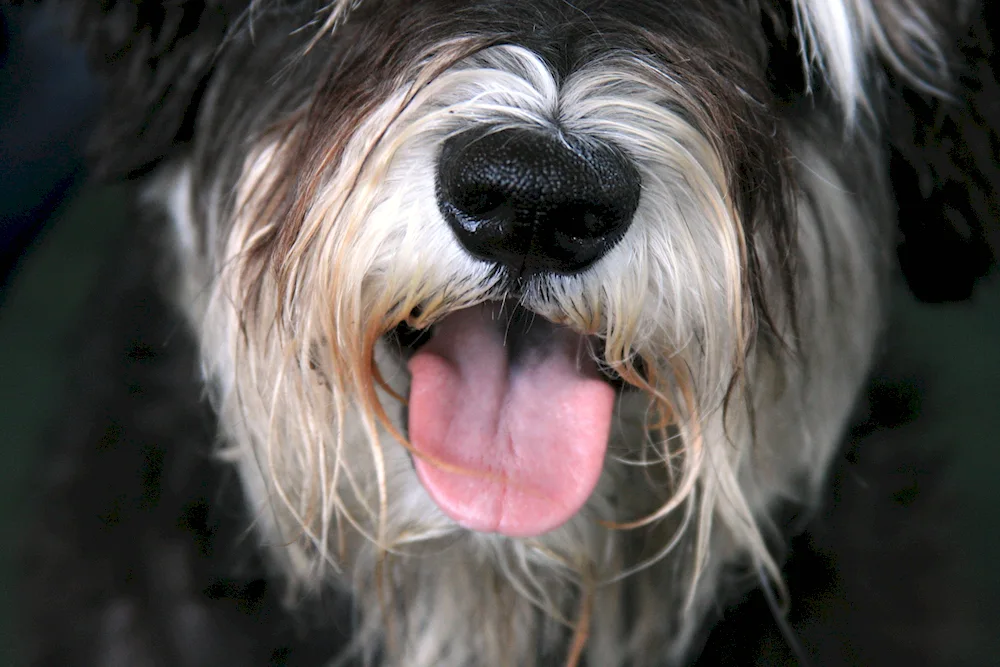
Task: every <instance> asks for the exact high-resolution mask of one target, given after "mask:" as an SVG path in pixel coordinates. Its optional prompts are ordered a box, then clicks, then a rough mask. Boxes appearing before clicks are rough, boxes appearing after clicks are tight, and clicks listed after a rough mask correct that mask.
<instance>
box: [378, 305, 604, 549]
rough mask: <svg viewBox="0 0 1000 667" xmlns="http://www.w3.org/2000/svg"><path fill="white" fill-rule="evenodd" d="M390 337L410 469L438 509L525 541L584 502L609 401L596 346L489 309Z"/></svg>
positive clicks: (600, 450) (522, 313) (535, 320)
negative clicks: (399, 354)
mask: <svg viewBox="0 0 1000 667" xmlns="http://www.w3.org/2000/svg"><path fill="white" fill-rule="evenodd" d="M395 336H396V337H397V339H398V340H399V341H400V343H402V344H404V345H405V346H406V349H407V354H408V355H409V359H408V366H409V369H410V373H411V388H410V397H409V406H408V431H409V437H410V442H411V444H412V446H413V449H414V453H415V458H414V466H415V468H416V471H417V474H418V476H419V477H420V480H421V482H422V483H423V485H424V487H425V488H426V489H427V491H428V493H429V494H430V495H431V497H432V498H433V499H434V501H435V502H436V503H437V504H438V506H439V507H440V508H441V510H442V511H444V512H445V513H446V514H447V515H448V516H450V517H451V518H452V519H454V520H455V521H456V522H458V523H459V524H460V525H462V526H464V527H466V528H469V529H471V530H476V531H480V532H496V533H501V534H504V535H507V536H511V537H529V536H534V535H538V534H541V533H544V532H547V531H550V530H552V529H554V528H557V527H558V526H560V525H562V524H563V523H565V522H566V521H568V520H569V519H570V518H571V517H572V516H573V515H574V514H576V513H577V512H578V511H579V510H580V508H581V507H583V505H584V504H585V503H586V501H587V499H588V498H589V497H590V495H591V493H592V492H593V490H594V487H595V486H596V484H597V480H598V478H599V477H600V473H601V469H602V468H603V465H604V457H605V453H606V451H607V445H608V435H609V432H610V428H611V416H612V412H613V408H614V403H615V395H616V389H615V387H614V386H613V384H612V382H610V381H609V379H608V378H607V377H606V376H604V375H602V373H601V371H600V370H599V364H598V362H597V361H595V358H594V357H595V355H594V353H593V350H592V346H593V344H594V340H592V339H591V338H589V337H587V336H584V335H581V334H579V333H577V332H574V331H573V330H571V329H569V328H568V327H564V326H560V325H556V324H553V323H552V322H549V321H548V320H545V319H544V318H542V317H540V316H537V315H535V314H534V313H531V312H529V311H526V310H524V309H522V308H519V307H515V308H509V307H508V308H506V309H504V308H503V307H502V306H501V305H500V304H499V303H495V302H493V303H485V304H481V305H478V306H474V307H471V308H466V309H463V310H460V311H457V312H455V313H452V314H450V315H448V316H446V317H445V318H443V319H442V320H440V321H438V322H437V323H436V324H435V326H434V327H433V329H432V330H430V331H426V332H418V331H413V330H409V331H407V330H405V329H403V330H398V331H397V332H395Z"/></svg>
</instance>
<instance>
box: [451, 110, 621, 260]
mask: <svg viewBox="0 0 1000 667" xmlns="http://www.w3.org/2000/svg"><path fill="white" fill-rule="evenodd" d="M437 175H438V179H437V198H438V206H439V207H440V209H441V213H442V214H443V215H444V217H445V219H446V220H447V221H448V224H449V225H451V228H452V229H453V230H454V232H455V235H456V236H457V237H458V239H459V241H460V242H461V243H462V245H464V246H465V248H466V249H467V250H468V251H469V252H470V253H471V254H472V255H474V256H476V257H478V258H480V259H485V260H488V261H493V262H499V263H501V264H503V265H505V266H507V267H508V268H510V269H511V270H513V271H514V272H515V273H516V274H517V275H518V276H522V275H526V274H531V273H540V272H550V273H564V274H566V273H575V272H577V271H581V270H582V269H584V268H586V267H587V266H589V265H590V264H592V263H593V262H595V261H596V260H597V259H599V258H600V257H601V256H602V255H604V253H606V252H607V251H608V250H609V249H610V248H611V247H612V246H614V245H615V243H617V242H618V241H620V240H621V238H622V237H623V236H624V235H625V232H626V230H627V229H628V226H629V225H630V224H631V222H632V216H633V215H634V214H635V209H636V206H638V203H639V191H640V186H641V181H640V179H639V172H638V171H637V170H636V167H635V165H634V164H632V161H631V160H630V159H629V158H628V157H627V156H626V155H625V154H624V153H623V152H622V151H621V150H619V149H617V148H615V147H613V146H609V145H607V144H600V143H595V142H589V141H587V142H584V141H579V140H575V141H574V140H569V139H567V138H565V137H562V136H559V135H557V134H555V133H554V132H553V133H546V132H542V131H533V130H523V129H505V130H495V129H494V130H492V131H490V130H468V131H466V132H463V133H462V134H459V135H457V136H455V137H452V138H451V139H449V140H448V141H446V142H445V144H444V146H443V148H442V150H441V156H440V159H439V162H438V174H437Z"/></svg>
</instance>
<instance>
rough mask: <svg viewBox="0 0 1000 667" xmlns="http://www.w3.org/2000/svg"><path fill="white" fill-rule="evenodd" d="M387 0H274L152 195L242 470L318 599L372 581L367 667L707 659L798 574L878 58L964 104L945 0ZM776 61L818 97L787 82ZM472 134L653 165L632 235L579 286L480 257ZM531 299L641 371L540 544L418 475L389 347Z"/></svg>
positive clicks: (863, 223)
mask: <svg viewBox="0 0 1000 667" xmlns="http://www.w3.org/2000/svg"><path fill="white" fill-rule="evenodd" d="M305 4H309V3H305ZM382 4H385V5H386V6H385V7H379V5H380V3H379V2H378V1H377V0H369V1H367V2H361V3H357V2H348V1H347V0H342V1H340V2H334V3H332V4H329V5H325V6H324V7H323V8H322V9H321V10H320V11H319V12H318V13H313V12H312V10H310V11H306V12H303V13H302V15H296V12H295V10H294V8H284V9H282V8H278V9H275V8H274V7H272V6H270V5H269V3H265V2H255V3H252V4H251V6H250V7H249V8H248V10H247V12H246V13H245V14H243V15H242V18H240V19H239V20H236V21H234V22H233V24H232V26H231V28H230V30H229V32H228V34H227V37H226V40H225V41H224V43H223V45H222V46H221V48H219V49H218V50H217V52H215V54H214V60H212V63H213V65H212V66H213V70H212V75H211V78H206V79H205V80H204V81H206V82H207V83H205V84H204V86H203V87H202V88H201V89H200V94H201V105H200V110H199V115H198V117H197V120H196V121H195V122H194V125H193V134H192V141H191V142H190V144H189V145H188V148H187V149H186V150H184V151H181V152H179V153H178V154H176V156H175V157H173V158H171V159H170V160H169V161H168V162H167V163H166V164H164V165H161V166H159V167H158V168H157V170H156V172H155V173H154V175H153V176H152V178H151V180H150V182H149V185H148V187H147V189H146V194H145V201H146V202H147V203H148V204H149V205H152V206H155V207H158V208H160V209H163V210H166V212H167V213H168V215H169V219H170V221H171V225H172V230H173V239H174V242H173V245H174V248H175V249H176V252H177V254H178V256H179V258H180V270H179V272H178V276H179V279H178V281H177V284H176V289H175V291H174V296H175V297H176V300H177V302H178V303H179V305H180V307H181V309H182V310H183V312H184V313H185V315H186V317H187V320H188V322H189V323H190V325H191V328H192V329H193V331H194V333H195V335H196V337H197V340H198V342H199V345H200V353H201V359H202V365H203V370H204V375H205V381H206V383H207V386H208V390H209V395H210V398H211V401H212V404H213V406H214V408H215V410H216V412H217V415H218V418H219V421H220V424H221V431H222V433H221V444H220V447H219V450H218V452H219V456H220V457H222V458H223V459H224V460H226V461H228V462H231V463H232V465H233V466H235V467H236V469H237V470H238V471H239V476H240V479H241V482H242V487H243V492H244V495H245V499H246V503H247V504H248V506H249V507H250V508H251V511H252V512H253V513H254V516H255V519H254V522H253V528H254V530H255V531H256V535H257V536H258V538H259V540H260V544H261V545H262V547H263V548H264V549H265V550H266V552H267V553H268V555H269V557H270V562H271V564H272V566H273V568H274V570H275V572H276V573H278V574H280V575H281V576H282V577H283V578H284V579H285V580H286V581H287V582H288V602H289V604H295V602H296V601H298V600H300V599H301V598H302V596H303V595H306V594H308V593H310V592H315V591H318V590H321V589H323V588H325V587H329V586H335V587H341V588H343V589H344V590H346V591H347V592H349V593H350V595H351V596H352V597H353V600H354V603H355V605H356V609H357V614H358V616H357V619H358V620H357V627H356V628H355V631H354V632H353V641H352V644H351V646H350V648H349V650H348V651H347V652H346V653H345V654H344V655H342V656H340V657H341V658H342V659H344V660H348V659H352V658H354V657H361V658H363V659H366V660H368V661H372V662H377V663H379V664H385V665H407V666H408V667H423V666H428V667H429V666H432V665H433V666H436V667H458V666H462V665H473V664H479V665H523V666H528V665H535V664H551V663H552V662H553V661H558V662H566V663H568V664H577V663H579V662H580V661H581V659H583V660H585V661H586V663H587V664H590V665H602V666H605V665H606V666H612V665H625V664H628V665H636V666H640V665H665V664H677V663H681V662H683V661H684V660H686V659H688V658H689V657H690V656H691V655H692V654H693V653H694V652H695V651H696V650H697V649H698V642H699V641H700V639H701V638H702V637H703V632H702V630H703V625H704V623H705V619H706V616H707V613H708V611H709V610H710V609H711V608H713V607H714V606H715V605H717V604H719V603H720V602H724V601H725V600H726V598H727V596H728V595H731V594H732V592H733V589H734V588H739V587H740V586H745V585H747V583H748V582H749V583H751V584H752V583H753V582H757V583H760V584H762V585H763V586H765V587H768V588H774V589H775V590H777V591H778V592H779V593H780V592H781V590H782V584H781V577H780V569H779V566H780V560H781V558H782V550H781V542H782V534H781V530H782V528H783V526H781V525H779V521H778V520H777V512H778V510H779V508H781V507H784V506H786V505H787V504H789V503H791V504H793V505H795V506H801V507H803V508H809V507H812V506H814V505H815V504H816V502H817V501H818V497H819V493H820V491H821V489H822V486H823V483H824V480H825V478H826V474H827V470H828V468H829V467H830V462H831V459H832V457H833V454H834V453H835V451H836V449H837V447H838V444H839V442H840V440H841V438H842V435H843V432H844V428H845V424H846V421H847V419H848V417H849V414H850V412H851V409H852V407H853V405H854V402H855V400H856V397H857V394H858V391H859V390H860V388H861V387H862V385H863V382H864V380H865V377H866V374H867V372H868V370H869V366H870V364H871V362H872V358H873V350H874V349H875V344H876V339H877V337H878V335H879V332H880V327H881V323H882V321H883V312H884V305H883V302H882V301H883V287H884V283H885V278H886V270H887V266H888V259H887V255H888V253H889V251H891V239H892V231H891V230H892V225H893V222H894V220H893V216H894V207H893V206H892V204H891V202H890V194H891V193H890V188H889V186H888V184H887V180H886V179H887V177H886V173H887V155H886V152H885V148H884V142H883V141H882V139H881V129H880V125H879V118H880V115H881V113H882V104H883V103H882V99H881V97H880V91H881V89H882V87H883V84H884V81H883V76H884V73H883V72H884V70H883V68H887V70H889V71H892V72H893V75H894V76H896V77H897V78H899V79H901V80H905V81H908V82H909V83H910V85H912V86H914V87H917V88H919V89H921V90H923V91H925V92H928V93H930V94H934V93H935V92H936V91H938V89H939V87H940V86H942V82H943V81H944V80H945V79H944V76H945V73H946V62H945V61H946V50H945V48H944V47H943V46H942V45H940V44H939V39H940V36H939V34H938V27H937V24H936V23H935V22H936V21H937V20H938V19H937V3H935V2H933V1H932V0H889V1H886V2H872V1H869V0H796V1H794V2H791V3H771V2H760V3H757V2H742V1H740V2H737V1H736V0H713V1H710V2H704V3H689V2H663V3H658V2H625V3H595V4H594V7H592V8H591V9H590V10H588V9H587V7H589V6H590V4H589V3H586V2H585V3H580V4H581V8H580V12H582V14H583V15H579V14H576V15H575V14H574V13H573V12H572V11H571V10H570V8H569V6H568V5H567V6H562V7H561V8H560V7H557V5H560V3H554V2H553V3H548V2H537V3H536V2H512V3H510V4H509V5H507V6H506V7H501V6H500V4H498V3H467V4H468V5H469V6H468V7H462V8H461V9H460V10H459V9H458V7H457V5H455V3H450V2H444V1H441V2H437V1H435V2H425V3H397V2H388V3H382ZM619 4H620V5H621V7H620V8H617V7H618V5H619ZM479 5H481V6H479ZM490 5H495V6H493V7H491V6H490ZM584 5H586V7H584ZM659 5H663V6H662V7H659ZM694 5H700V6H698V7H694ZM664 15H669V18H664ZM547 22H548V23H547ZM532 25H535V26H536V28H537V34H535V33H533V31H532V30H531V28H532ZM538 26H541V27H538ZM754 26H759V27H754ZM560 39H565V40H567V42H566V44H570V46H566V49H565V52H563V53H562V54H560V52H559V50H560V48H561V45H560V43H559V42H558V40H560ZM781 45H784V47H785V49H786V50H785V52H784V60H780V59H781V57H782V54H779V53H778V49H779V47H780V46H781ZM562 46H565V45H562ZM560 55H562V56H564V58H560V57H559V56H560ZM779 61H780V62H779ZM789 63H791V65H790V64H789ZM780 67H785V68H786V69H785V70H781V69H780ZM789 67H791V69H790V70H789V69H787V68H789ZM793 70H794V74H793V73H790V72H792V71H793ZM774 76H786V77H789V78H792V79H797V80H798V81H799V82H800V84H799V85H798V87H796V86H795V85H794V84H789V85H790V90H791V92H788V90H785V91H784V92H783V93H782V94H781V95H780V99H779V93H778V92H777V91H776V88H777V87H778V86H776V85H775V83H774V81H773V77H774ZM769 77H770V79H771V80H769ZM477 127H490V128H496V129H501V128H522V129H533V130H542V131H549V132H559V133H562V134H563V135H564V136H566V137H571V138H572V139H574V140H575V141H581V142H603V143H606V144H610V145H613V146H616V147H618V148H620V149H621V150H622V151H623V152H624V153H625V154H626V155H628V156H629V157H630V158H631V159H632V160H633V161H634V163H635V165H636V166H637V168H638V170H639V172H640V176H641V178H642V184H643V186H642V192H641V197H640V201H639V205H638V209H637V211H636V214H635V218H634V222H633V224H632V226H631V228H630V229H629V231H628V232H627V234H626V235H625V237H624V238H623V239H622V240H621V241H620V242H619V243H617V245H615V246H614V247H613V248H612V249H611V250H610V251H609V252H608V253H607V254H606V255H605V256H604V257H602V258H601V259H600V260H599V261H598V262H596V263H595V264H594V265H593V266H591V267H590V268H588V269H586V270H584V271H583V272H581V273H579V274H574V275H555V274H552V275H548V274H536V275H533V276H528V277H526V278H521V277H518V276H511V275H508V274H507V273H506V272H505V271H504V270H500V269H497V268H496V266H494V265H492V264H490V263H488V262H483V261H480V260H476V259H474V258H473V257H472V256H470V255H469V254H468V253H467V252H466V251H465V250H464V249H463V248H462V246H461V245H460V244H459V243H458V242H457V240H456V239H455V236H454V235H453V234H452V232H451V230H450V229H449V227H448V225H447V223H446V222H445V220H444V219H443V218H442V215H441V214H440V213H439V210H438V206H437V203H436V198H435V168H436V167H435V165H436V163H437V156H438V153H439V151H440V147H441V145H442V144H443V142H445V141H446V140H447V139H448V138H449V137H452V136H455V135H456V134H458V133H460V132H463V131H465V130H469V129H473V128H477ZM504 301H510V302H516V303H517V304H518V307H519V308H523V309H525V310H527V311H530V312H532V313H535V314H536V315H537V316H539V317H542V318H545V319H546V320H549V321H550V322H553V323H558V324H560V325H564V326H568V327H569V328H571V329H573V330H574V331H576V332H578V333H580V334H583V335H586V336H588V337H590V338H589V340H590V341H592V342H593V347H594V350H593V352H594V354H595V357H596V358H597V360H598V363H599V364H600V365H601V367H602V368H603V369H604V370H605V372H606V373H607V374H609V375H612V376H614V377H615V378H617V379H618V380H619V381H620V384H621V385H622V388H621V390H620V391H618V394H617V398H616V405H615V407H614V417H613V424H612V429H611V434H612V435H611V441H610V446H609V448H608V453H607V456H606V460H605V464H604V468H603V472H602V474H601V477H600V480H599V482H598V484H597V487H596V489H595V490H594V492H593V494H592V495H591V497H590V498H589V500H588V501H587V503H586V505H585V506H584V508H583V509H582V510H580V511H579V512H578V513H577V514H576V515H575V516H573V518H571V519H570V520H569V521H568V522H566V523H565V524H564V525H562V526H560V527H558V528H556V529H555V530H552V531H550V532H547V533H544V534H542V535H539V536H537V537H532V538H523V539H516V538H510V537H504V536H501V535H496V534H484V533H477V532H475V531H470V530H467V529H465V528H462V527H461V526H459V525H458V524H456V523H455V521H453V520H452V519H450V518H448V516H446V515H445V514H444V513H443V512H442V511H441V510H440V509H439V508H438V506H437V505H436V504H435V502H434V501H433V500H432V499H431V497H430V496H429V495H428V493H427V492H426V491H425V489H424V487H423V486H422V484H421V483H420V481H419V480H418V477H417V475H416V473H415V471H414V467H413V460H412V459H413V456H414V452H413V449H412V447H411V445H410V444H409V442H408V440H407V437H408V433H407V423H406V397H407V394H408V391H409V374H408V371H407V365H406V359H407V351H406V350H401V349H400V344H399V342H398V339H397V338H396V337H394V335H393V332H394V331H396V330H397V329H398V327H400V326H401V325H406V326H407V327H410V328H413V329H431V328H432V327H433V326H434V324H435V323H436V322H439V321H440V320H441V319H442V318H444V317H446V316H447V315H449V314H451V313H454V312H456V311H458V310H460V309H463V308H468V307H470V306H475V305H478V304H483V303H488V302H504Z"/></svg>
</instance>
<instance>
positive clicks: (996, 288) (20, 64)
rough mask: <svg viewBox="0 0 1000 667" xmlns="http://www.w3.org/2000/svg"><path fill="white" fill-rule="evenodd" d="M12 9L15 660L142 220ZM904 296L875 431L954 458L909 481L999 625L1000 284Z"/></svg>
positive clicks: (4, 426)
mask: <svg viewBox="0 0 1000 667" xmlns="http://www.w3.org/2000/svg"><path fill="white" fill-rule="evenodd" d="M0 12H2V24H0V281H2V282H0V433H2V434H3V440H2V442H3V444H2V447H3V450H2V451H3V459H2V460H3V465H0V521H2V522H3V524H2V526H0V533H2V534H3V535H5V536H6V539H5V540H4V547H3V548H2V549H0V594H2V598H0V663H2V664H11V663H12V662H13V657H11V656H9V654H7V653H4V651H6V650H7V648H6V647H9V646H10V641H9V640H10V627H11V619H12V618H14V617H15V615H16V614H17V611H16V609H14V607H13V604H12V599H13V596H12V593H11V591H12V587H11V583H12V581H13V577H14V576H15V575H16V567H15V559H16V552H17V547H18V544H19V539H18V535H19V531H20V529H21V527H22V525H23V522H24V521H25V518H26V511H27V510H28V504H27V501H26V500H25V498H28V497H30V492H31V490H32V488H33V481H32V480H34V479H36V478H37V475H38V471H39V470H40V467H41V466H44V465H45V455H44V452H45V449H44V439H45V433H46V429H47V427H48V426H49V425H50V424H52V423H53V422H54V420H56V419H58V417H59V413H60V409H59V406H60V403H61V401H62V400H63V396H64V386H65V380H66V369H67V368H68V367H69V365H70V364H71V362H72V359H73V355H74V336H73V333H74V328H73V327H74V324H75V323H76V322H77V321H78V320H79V318H80V313H81V312H82V310H83V309H84V308H85V307H86V303H87V298H88V295H89V294H90V293H91V292H92V291H93V290H94V289H95V286H96V284H97V276H98V274H99V272H100V270H101V267H102V266H104V264H105V262H106V261H107V259H108V250H107V249H109V248H112V247H114V246H115V243H114V242H115V240H116V239H118V238H119V237H120V235H121V234H122V232H123V230H124V229H125V228H126V225H127V224H128V221H127V219H126V215H125V211H126V206H125V198H126V192H127V190H126V189H125V188H123V187H122V186H115V185H111V186H108V185H97V184H90V183H88V182H87V180H86V172H85V168H84V159H83V153H84V144H85V139H86V135H87V128H88V125H89V124H90V123H91V121H92V119H93V117H94V114H95V113H96V111H97V105H98V102H99V99H100V87H99V84H98V83H97V82H96V81H95V80H94V78H93V77H92V76H91V75H90V74H89V73H88V71H87V69H86V67H85V66H84V64H83V60H82V57H81V54H80V52H79V51H78V50H76V49H74V48H73V47H71V46H69V45H67V44H66V43H65V42H64V41H62V40H61V39H60V38H59V36H58V34H57V32H56V31H55V30H54V29H53V27H52V25H51V21H49V20H47V19H46V17H44V16H43V15H37V14H33V15H31V16H30V20H29V17H28V15H27V10H23V9H19V8H10V7H7V6H4V5H0ZM931 270H933V269H931ZM895 296H896V297H897V298H896V300H895V304H894V308H893V313H892V328H891V331H890V335H889V337H888V340H889V341H891V343H890V344H888V345H887V346H886V348H887V349H886V350H885V352H886V359H885V362H884V364H883V367H882V369H881V371H880V373H879V375H880V376H881V377H883V378H889V379H890V381H892V382H896V381H898V380H900V379H902V380H905V382H906V383H907V386H910V387H913V388H915V391H917V392H919V396H918V397H917V402H916V405H918V409H917V411H916V413H915V414H914V415H911V418H908V419H907V420H904V421H902V422H900V423H890V424H888V425H885V424H882V425H880V426H879V427H878V428H877V429H875V430H874V432H872V433H868V432H865V433H862V436H863V437H864V438H874V439H876V440H877V441H878V442H881V443H886V442H889V443H890V444H891V445H892V446H893V447H895V446H897V445H898V447H901V448H905V447H913V448H917V449H926V450H934V451H943V452H945V453H946V457H945V458H943V459H942V464H941V466H940V467H939V468H938V467H935V469H933V470H917V471H914V470H909V469H900V470H899V471H897V472H898V475H899V477H900V479H899V482H898V483H899V485H900V488H901V489H903V490H904V491H905V490H906V489H911V490H912V487H913V486H914V485H916V488H917V490H918V491H919V486H920V484H921V483H922V482H921V480H923V479H925V478H927V477H933V478H935V479H938V480H943V481H944V483H945V484H947V486H948V487H949V488H951V489H953V494H954V498H955V499H956V505H955V506H956V508H957V509H956V511H954V512H952V513H950V514H949V515H948V516H949V520H953V521H954V522H955V524H956V526H958V527H959V531H958V533H959V534H960V535H962V538H961V542H962V544H959V545H955V547H956V548H957V549H958V550H960V551H962V552H963V553H964V554H965V557H966V558H967V563H968V568H970V570H971V572H972V573H973V575H974V576H975V577H977V578H978V579H980V580H981V581H982V590H983V600H982V603H981V604H982V609H978V610H976V612H975V613H974V616H977V617H979V618H981V619H983V621H984V623H985V624H986V625H987V626H988V627H994V628H997V632H996V634H997V635H1000V624H997V625H994V621H996V620H997V619H1000V613H998V612H1000V603H998V601H1000V565H997V564H996V562H997V560H998V558H1000V439H998V436H997V434H998V433H1000V399H998V395H1000V394H998V384H1000V281H998V279H997V277H996V276H995V275H992V276H988V277H987V278H985V279H983V280H981V281H980V282H979V285H978V288H977V290H976V291H975V293H974V294H973V297H972V298H971V299H969V300H965V301H961V302H956V303H939V304H932V303H921V302H918V301H917V300H915V299H914V298H913V297H912V296H911V295H910V293H909V291H908V290H907V289H906V287H905V286H904V285H903V283H902V281H899V285H897V287H896V289H895ZM862 444H863V443H862ZM864 482H865V480H860V483H861V485H862V486H863V485H864ZM907 498H908V496H906V494H905V493H904V494H903V496H901V497H900V505H901V506H904V505H906V503H907V502H908V500H907ZM870 583H871V585H876V586H877V585H878V582H870ZM976 604H979V603H978V602H977V603H976ZM960 635H961V633H959V636H960ZM996 648H997V647H996V646H993V647H990V646H983V647H982V649H983V656H984V657H983V660H984V661H983V663H982V664H983V665H987V664H1000V659H998V658H997V657H996V656H997V655H998V654H997V653H996V652H994V649H996Z"/></svg>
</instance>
